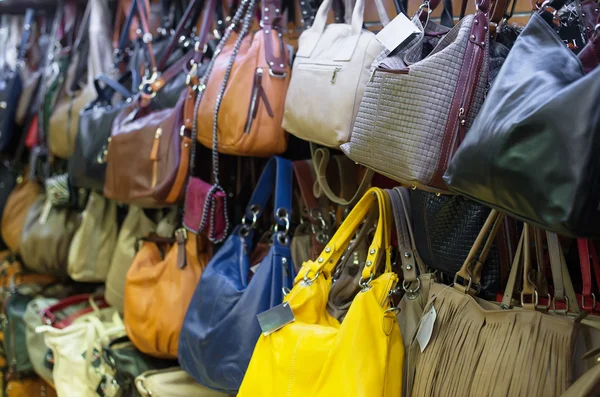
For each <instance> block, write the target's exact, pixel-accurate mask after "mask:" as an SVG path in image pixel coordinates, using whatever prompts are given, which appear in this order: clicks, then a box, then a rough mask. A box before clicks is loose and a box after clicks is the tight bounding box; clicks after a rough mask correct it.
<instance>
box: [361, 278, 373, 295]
mask: <svg viewBox="0 0 600 397" xmlns="http://www.w3.org/2000/svg"><path fill="white" fill-rule="evenodd" d="M371 281H373V275H372V274H371V275H370V276H369V278H368V279H367V281H365V280H364V279H363V278H362V277H361V278H360V280H359V281H358V285H359V286H360V287H362V290H361V292H367V291H368V290H370V289H371Z"/></svg>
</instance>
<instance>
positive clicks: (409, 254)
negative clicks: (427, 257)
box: [404, 251, 412, 258]
mask: <svg viewBox="0 0 600 397" xmlns="http://www.w3.org/2000/svg"><path fill="white" fill-rule="evenodd" d="M411 256H412V254H411V253H410V252H408V251H406V252H405V253H404V257H405V258H410V257H411Z"/></svg>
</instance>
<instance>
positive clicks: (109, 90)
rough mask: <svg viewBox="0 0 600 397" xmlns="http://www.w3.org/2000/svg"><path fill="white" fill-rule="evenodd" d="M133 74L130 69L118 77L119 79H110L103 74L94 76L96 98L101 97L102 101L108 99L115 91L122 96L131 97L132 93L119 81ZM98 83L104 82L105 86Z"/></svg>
mask: <svg viewBox="0 0 600 397" xmlns="http://www.w3.org/2000/svg"><path fill="white" fill-rule="evenodd" d="M133 74H134V73H132V72H131V71H128V72H127V73H126V74H125V75H124V76H123V77H121V78H120V79H119V81H116V80H114V79H111V78H110V77H108V76H107V75H105V74H101V75H98V77H96V79H95V80H94V87H95V88H96V92H97V93H98V98H101V99H102V100H104V101H110V99H111V98H112V96H113V95H114V94H115V93H118V94H119V95H121V96H122V97H123V98H131V97H132V96H133V94H132V93H131V91H129V90H128V89H127V88H125V87H124V86H123V85H122V84H121V81H124V80H125V79H126V78H129V77H131V76H132V75H133ZM100 83H104V84H105V87H102V86H101V85H100ZM132 85H133V84H132ZM134 86H135V85H134Z"/></svg>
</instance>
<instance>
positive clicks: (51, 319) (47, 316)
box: [40, 294, 106, 325]
mask: <svg viewBox="0 0 600 397" xmlns="http://www.w3.org/2000/svg"><path fill="white" fill-rule="evenodd" d="M90 297H92V295H91V294H81V295H74V296H70V297H68V298H65V299H63V300H61V301H60V302H58V303H56V304H54V305H52V306H49V307H47V308H45V309H43V310H42V311H41V312H40V317H41V318H42V321H43V322H44V323H46V324H48V325H53V324H54V323H55V322H56V315H55V314H54V313H56V312H59V311H61V310H64V309H66V308H68V307H71V306H75V305H78V304H81V303H85V302H88V301H89V300H90ZM93 300H94V302H98V305H101V304H106V301H105V300H104V297H103V296H101V295H96V296H93Z"/></svg>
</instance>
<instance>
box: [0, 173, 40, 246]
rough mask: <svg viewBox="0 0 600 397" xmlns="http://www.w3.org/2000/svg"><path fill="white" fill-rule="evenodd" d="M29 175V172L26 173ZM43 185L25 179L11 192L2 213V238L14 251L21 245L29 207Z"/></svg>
mask: <svg viewBox="0 0 600 397" xmlns="http://www.w3.org/2000/svg"><path fill="white" fill-rule="evenodd" d="M25 175H27V172H26V173H25ZM40 191H41V187H40V185H38V184H37V183H36V182H31V181H29V180H28V179H23V180H22V181H21V183H19V184H18V185H17V186H15V188H14V189H13V191H12V192H11V193H10V196H9V197H8V200H6V206H5V207H4V211H3V213H2V227H1V228H0V233H2V239H3V240H4V242H5V243H6V246H7V247H8V248H9V249H10V250H11V251H12V252H14V253H18V252H19V249H20V247H21V234H22V232H23V225H24V224H25V218H26V217H27V213H28V212H29V208H30V207H31V206H32V205H33V204H34V202H35V200H36V199H37V197H38V195H39V194H40Z"/></svg>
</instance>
